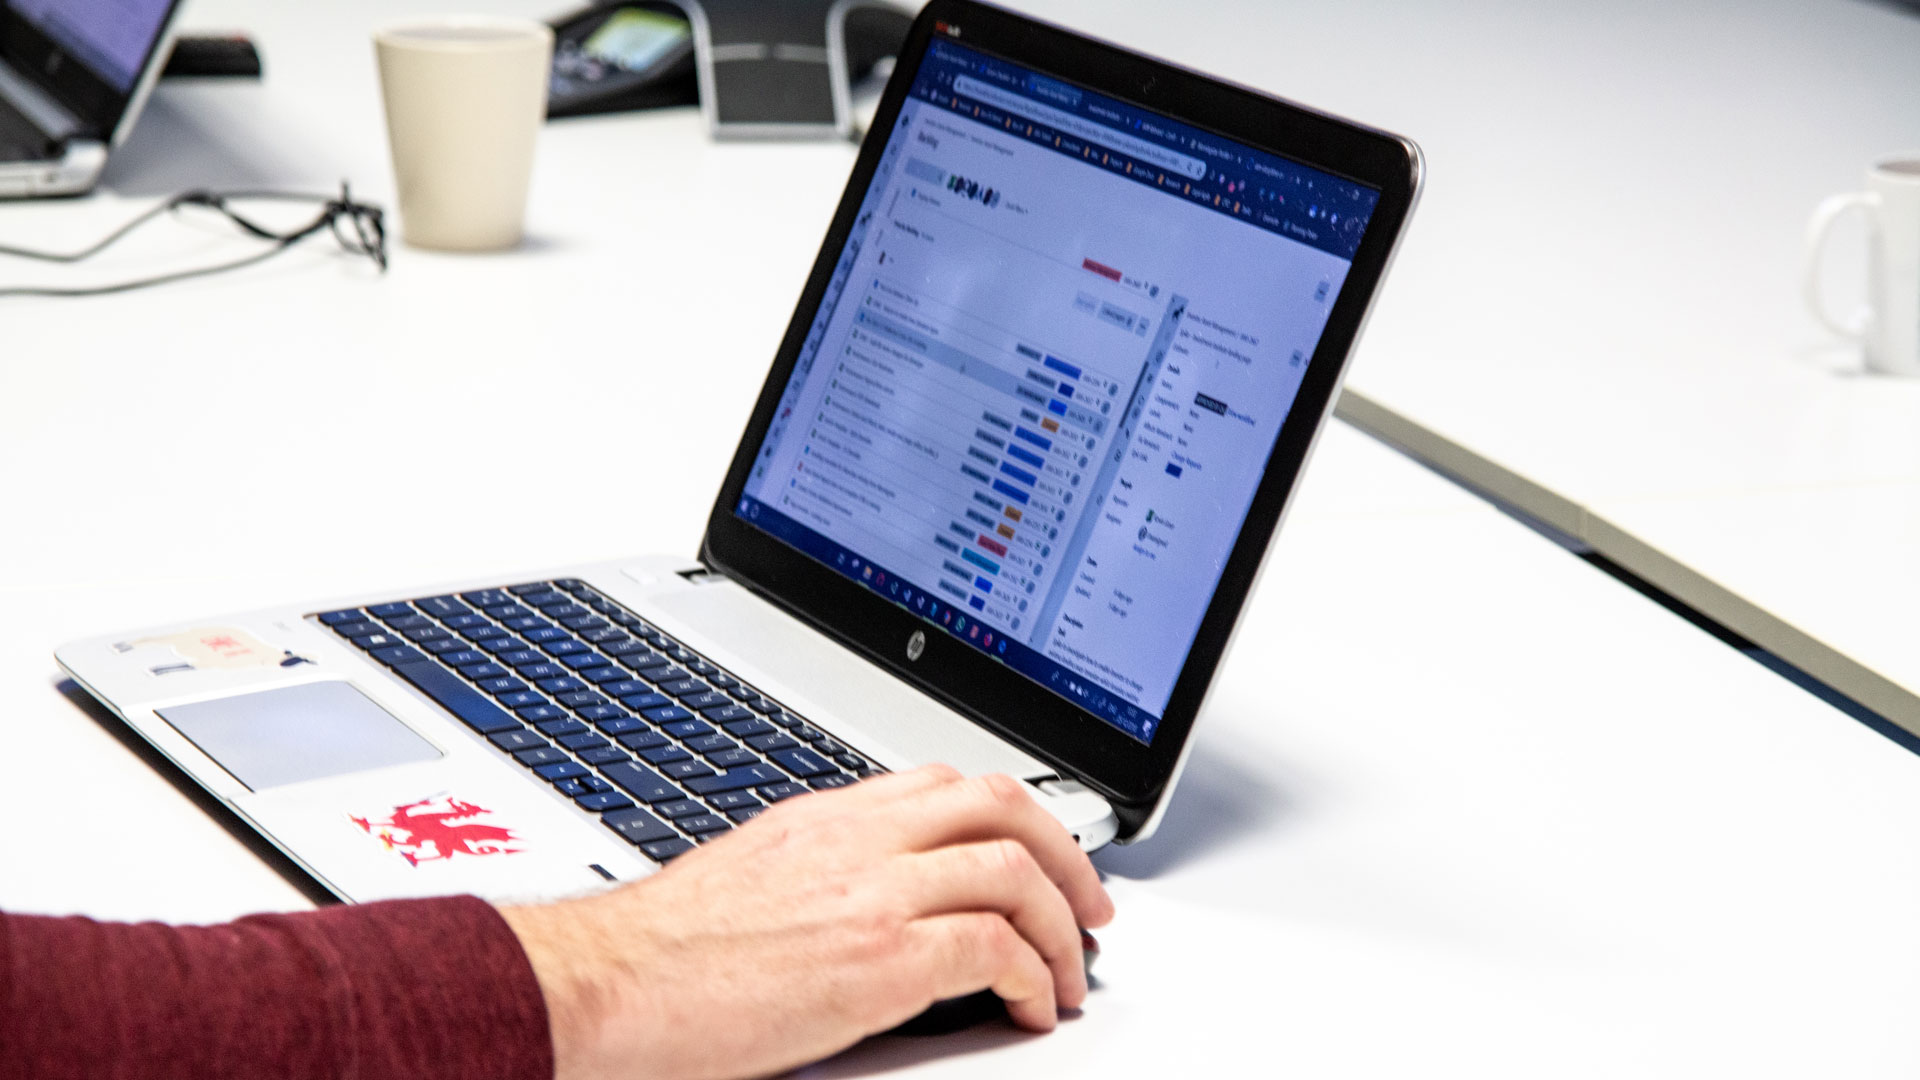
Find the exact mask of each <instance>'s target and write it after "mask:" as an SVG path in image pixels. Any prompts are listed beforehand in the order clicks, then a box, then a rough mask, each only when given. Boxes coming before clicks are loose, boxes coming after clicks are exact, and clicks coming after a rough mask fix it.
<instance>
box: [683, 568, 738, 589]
mask: <svg viewBox="0 0 1920 1080" xmlns="http://www.w3.org/2000/svg"><path fill="white" fill-rule="evenodd" d="M679 574H680V577H681V578H683V579H684V580H685V581H686V582H687V584H689V585H718V584H719V583H720V582H722V581H728V580H731V579H730V578H728V577H727V575H725V574H723V573H721V572H720V571H718V570H715V569H713V568H712V567H710V566H696V567H693V568H691V569H688V570H681V571H679Z"/></svg>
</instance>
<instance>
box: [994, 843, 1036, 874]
mask: <svg viewBox="0 0 1920 1080" xmlns="http://www.w3.org/2000/svg"><path fill="white" fill-rule="evenodd" d="M986 858H987V859H988V860H989V863H990V865H991V866H992V868H993V871H994V873H995V874H996V875H998V876H999V878H1000V880H1001V881H1002V882H1005V883H1007V884H1018V883H1020V882H1023V881H1025V880H1026V879H1027V878H1028V877H1029V876H1031V875H1032V873H1033V871H1034V870H1035V869H1037V868H1038V864H1037V863H1035V862H1034V859H1033V852H1031V851H1028V850H1027V847H1026V845H1025V844H1022V843H1021V842H1020V841H1018V840H1008V839H1002V840H995V841H993V842H992V843H990V844H989V845H988V846H987V852H986Z"/></svg>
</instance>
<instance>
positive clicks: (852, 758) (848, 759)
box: [833, 753, 867, 770]
mask: <svg viewBox="0 0 1920 1080" xmlns="http://www.w3.org/2000/svg"><path fill="white" fill-rule="evenodd" d="M833 760H834V764H836V765H839V766H840V767H841V768H843V769H853V770H859V769H864V768H866V767H867V763H866V762H864V761H861V760H860V758H859V756H858V755H855V754H847V753H839V754H835V755H833Z"/></svg>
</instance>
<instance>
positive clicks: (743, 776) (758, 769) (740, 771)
mask: <svg viewBox="0 0 1920 1080" xmlns="http://www.w3.org/2000/svg"><path fill="white" fill-rule="evenodd" d="M785 780H786V777H784V776H782V775H780V770H779V769H776V768H774V767H773V766H771V765H767V764H765V763H762V764H758V765H742V766H740V767H739V768H737V769H728V770H727V771H726V772H723V773H720V774H719V775H717V776H702V777H700V778H698V779H696V780H689V781H687V790H688V791H691V792H693V793H694V794H695V795H711V794H713V793H714V792H716V791H738V790H740V789H741V788H750V787H758V786H760V785H761V784H778V783H781V782H783V781H785Z"/></svg>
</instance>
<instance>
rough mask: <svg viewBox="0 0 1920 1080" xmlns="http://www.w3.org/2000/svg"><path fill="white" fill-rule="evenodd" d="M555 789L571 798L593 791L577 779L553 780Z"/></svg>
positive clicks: (543, 766)
mask: <svg viewBox="0 0 1920 1080" xmlns="http://www.w3.org/2000/svg"><path fill="white" fill-rule="evenodd" d="M547 767H548V766H545V765H542V766H541V768H543V769H544V768H547ZM553 790H555V791H557V792H559V793H560V794H562V795H565V796H566V797H567V798H569V799H577V798H579V797H580V796H582V795H586V794H588V793H590V792H591V791H592V789H591V788H589V787H587V785H585V784H583V783H581V782H580V781H579V780H577V779H576V780H555V781H554V782H553ZM620 797H621V798H623V799H624V798H626V796H625V795H622V796H620Z"/></svg>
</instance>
